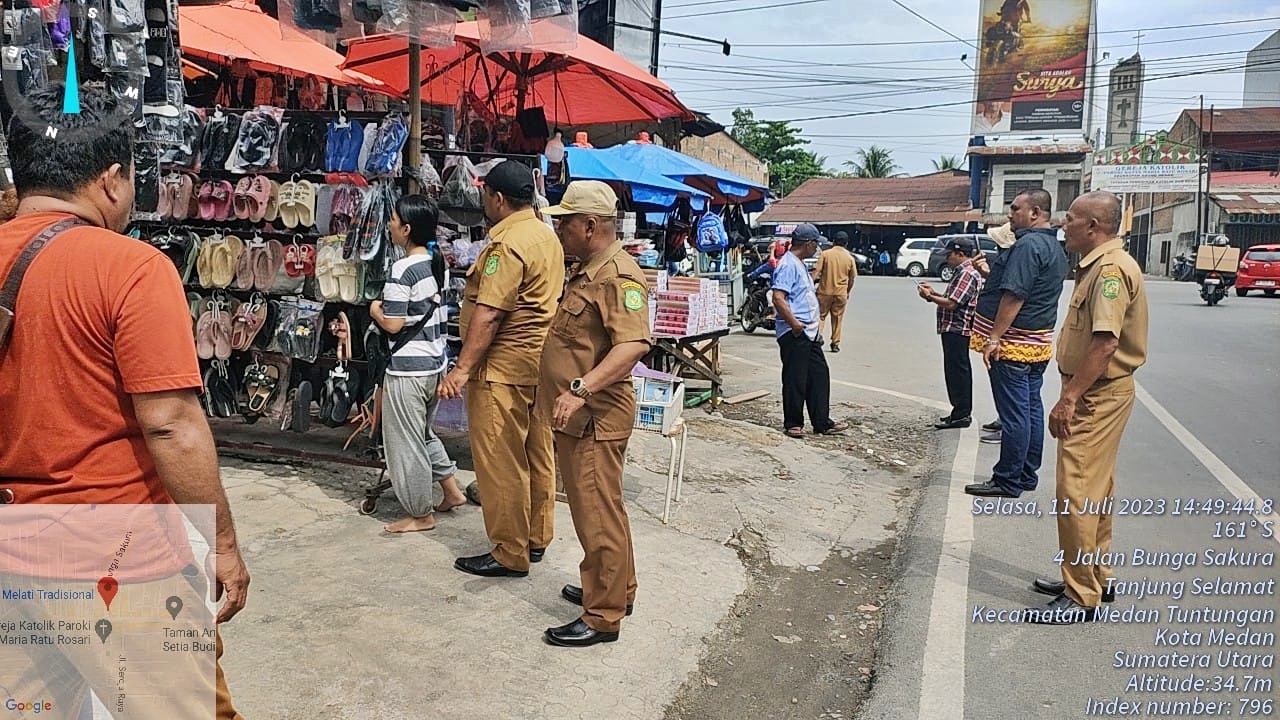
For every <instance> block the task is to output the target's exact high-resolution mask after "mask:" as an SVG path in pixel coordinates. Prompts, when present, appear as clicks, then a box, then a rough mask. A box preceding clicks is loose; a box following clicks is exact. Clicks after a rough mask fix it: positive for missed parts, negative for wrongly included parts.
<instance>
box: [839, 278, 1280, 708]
mask: <svg viewBox="0 0 1280 720" xmlns="http://www.w3.org/2000/svg"><path fill="white" fill-rule="evenodd" d="M913 285H914V283H913V281H911V280H908V279H906V278H863V279H860V280H859V281H858V283H857V286H856V288H855V290H854V294H853V298H852V300H851V304H850V310H849V313H850V314H849V317H848V318H847V319H846V326H845V338H844V342H843V348H844V351H843V352H841V353H840V354H838V355H829V356H828V357H829V359H830V362H831V365H832V369H833V378H835V380H836V382H837V387H836V388H835V389H833V396H836V397H838V396H839V394H840V392H841V390H840V388H841V387H848V386H850V385H857V386H859V387H862V388H864V389H865V388H875V389H878V390H879V391H882V392H884V393H888V394H886V395H884V397H886V399H888V398H889V397H890V395H896V396H898V398H899V400H900V399H901V398H902V396H904V395H905V396H911V397H915V398H918V399H919V403H918V404H919V406H920V408H921V410H922V417H923V416H925V412H923V411H924V410H925V409H926V405H927V404H928V403H937V402H940V401H943V400H945V398H946V394H945V389H944V385H943V379H942V372H941V349H940V347H939V343H938V340H937V338H936V336H935V335H934V334H933V312H932V306H930V305H927V304H925V303H924V302H923V301H921V300H919V298H918V297H916V296H915V295H914V288H913ZM1070 290H1071V284H1070V283H1068V284H1067V285H1066V287H1065V288H1064V294H1063V306H1064V312H1063V313H1062V315H1060V317H1063V316H1065V301H1066V299H1067V298H1068V297H1069V293H1070ZM1148 294H1149V298H1150V310H1151V317H1152V323H1151V337H1150V356H1149V360H1148V364H1147V365H1146V366H1145V367H1143V368H1142V369H1141V370H1140V371H1139V373H1138V375H1137V379H1138V383H1139V388H1140V389H1139V400H1138V402H1137V404H1136V405H1135V409H1134V413H1133V416H1132V418H1131V420H1130V422H1129V425H1128V429H1127V431H1126V434H1125V440H1124V443H1123V445H1122V448H1121V452H1120V458H1119V470H1118V473H1117V487H1118V490H1117V496H1118V497H1123V498H1130V499H1144V498H1145V499H1150V500H1151V501H1152V503H1151V504H1150V505H1147V506H1145V507H1144V509H1146V510H1149V511H1150V512H1151V513H1152V514H1149V515H1135V516H1122V517H1116V520H1115V540H1114V545H1113V550H1114V551H1117V552H1121V553H1124V554H1125V556H1126V559H1127V560H1128V561H1129V563H1130V565H1129V566H1127V567H1123V568H1120V567H1117V574H1118V576H1119V579H1121V580H1138V581H1140V580H1142V579H1144V578H1145V579H1148V580H1150V581H1152V582H1154V583H1162V582H1163V583H1165V587H1164V588H1163V589H1164V590H1165V591H1166V594H1164V595H1156V594H1148V595H1146V596H1143V597H1139V596H1137V595H1136V594H1135V593H1128V594H1126V593H1124V592H1121V593H1120V597H1119V598H1118V599H1117V602H1116V603H1114V605H1112V606H1111V607H1112V608H1114V609H1115V610H1117V611H1123V610H1131V609H1134V610H1156V611H1159V621H1158V622H1150V623H1139V622H1127V621H1117V622H1108V623H1094V624H1090V625H1077V626H1067V627H1050V626H1038V625H1025V624H1006V623H983V622H976V623H975V622H974V621H973V613H974V611H975V608H979V607H981V608H985V609H990V610H1016V609H1020V608H1023V607H1033V606H1039V605H1042V604H1044V603H1045V602H1046V601H1047V600H1049V598H1047V597H1046V596H1043V595H1038V594H1036V593H1034V592H1031V590H1030V582H1031V580H1032V579H1033V578H1035V577H1037V576H1048V577H1053V576H1056V575H1057V566H1056V565H1054V564H1053V562H1052V559H1053V556H1054V554H1055V552H1056V551H1057V538H1056V524H1055V522H1054V519H1053V518H1052V517H1050V516H1048V515H1047V514H1045V515H1043V516H1041V517H1012V516H1003V515H1002V516H977V517H975V516H974V514H973V512H972V508H973V505H972V498H970V497H969V496H967V495H964V494H963V493H962V487H963V485H964V484H965V483H968V482H973V481H974V480H975V478H976V479H977V480H983V479H986V478H987V477H989V473H990V468H991V466H992V465H993V464H994V462H995V460H996V457H997V454H998V446H996V445H986V444H980V443H978V433H977V429H976V426H975V427H974V428H971V429H970V430H968V431H963V432H960V431H949V432H946V433H942V434H941V435H940V436H939V438H938V439H939V443H938V449H937V457H936V458H935V464H934V467H935V470H934V472H933V473H932V474H931V476H930V477H929V480H928V482H927V484H926V485H925V487H924V488H923V491H922V493H921V498H920V504H919V508H918V511H917V515H916V520H915V523H914V525H913V526H912V527H911V529H910V530H909V531H908V535H907V537H906V538H905V541H904V545H903V552H902V553H901V556H900V564H899V568H898V570H897V572H898V578H897V585H896V591H895V593H894V598H893V601H892V612H891V616H890V620H889V624H888V626H887V630H888V632H887V633H886V635H885V643H884V646H883V648H882V652H881V656H880V658H879V661H878V663H877V671H876V672H877V677H876V681H875V688H874V690H873V693H872V697H871V700H870V701H869V702H868V704H867V705H866V707H865V708H864V712H863V713H862V717H864V718H917V717H918V718H928V719H929V720H936V719H939V718H972V719H982V720H988V719H990V720H999V719H1003V718H1009V719H1013V718H1020V719H1021V718H1030V717H1035V718H1080V717H1085V716H1086V705H1087V704H1088V703H1090V702H1091V701H1095V700H1101V701H1103V702H1106V701H1112V700H1116V699H1117V698H1118V699H1120V700H1123V701H1129V702H1135V701H1136V702H1139V703H1140V704H1139V706H1138V711H1139V713H1138V715H1137V716H1139V717H1176V716H1178V715H1179V714H1182V715H1186V716H1192V715H1195V716H1205V715H1208V714H1213V712H1212V711H1214V710H1215V709H1216V711H1217V714H1218V715H1219V716H1221V717H1247V716H1250V715H1251V714H1250V711H1251V710H1253V711H1256V712H1255V713H1253V714H1252V716H1265V714H1266V713H1265V712H1264V710H1265V707H1264V706H1263V705H1261V703H1262V701H1264V700H1266V699H1274V698H1276V697H1277V694H1278V693H1277V690H1276V686H1275V685H1274V684H1273V685H1270V686H1268V685H1267V684H1266V682H1271V683H1276V682H1280V675H1278V674H1277V671H1276V670H1275V668H1274V662H1275V643H1274V639H1273V636H1268V635H1266V633H1275V632H1277V631H1278V630H1280V625H1277V624H1276V623H1275V622H1274V618H1273V617H1268V616H1266V614H1265V611H1266V610H1268V609H1270V610H1274V609H1276V608H1277V607H1280V599H1278V598H1280V593H1278V592H1277V591H1276V590H1274V585H1272V588H1273V589H1272V590H1271V591H1270V592H1269V593H1268V592H1266V591H1265V587H1264V588H1262V589H1263V590H1264V591H1263V592H1262V593H1261V594H1253V595H1249V594H1235V595H1204V594H1200V595H1196V594H1193V590H1194V589H1195V588H1196V587H1197V584H1196V583H1197V581H1199V582H1200V583H1202V584H1203V583H1204V582H1205V581H1210V580H1212V579H1213V578H1217V577H1219V576H1221V577H1223V578H1226V579H1228V580H1232V581H1249V582H1258V581H1263V583H1264V586H1265V581H1268V580H1274V579H1276V578H1278V577H1280V571H1277V569H1276V567H1275V565H1274V553H1276V552H1278V551H1280V541H1277V540H1276V539H1274V538H1272V539H1266V538H1264V537H1263V534H1264V530H1263V526H1262V525H1263V523H1264V522H1265V521H1268V520H1270V521H1272V522H1274V527H1275V532H1276V533H1277V534H1280V520H1277V515H1276V514H1274V512H1275V511H1274V510H1273V514H1272V515H1270V516H1264V515H1261V514H1258V515H1255V516H1249V515H1247V514H1245V515H1238V516H1237V515H1235V514H1234V513H1232V505H1233V504H1234V503H1235V501H1236V499H1237V497H1244V498H1246V499H1248V498H1249V497H1251V496H1252V495H1254V494H1256V496H1257V497H1258V498H1263V499H1274V500H1275V501H1276V502H1280V432H1277V430H1278V428H1280V424H1278V423H1277V421H1276V418H1275V413H1276V412H1280V382H1277V381H1278V380H1280V332H1278V331H1280V298H1264V297H1258V296H1255V297H1247V298H1237V297H1234V296H1232V297H1231V298H1229V299H1228V300H1227V301H1226V302H1225V303H1223V304H1222V305H1220V306H1218V307H1214V308H1210V307H1207V306H1205V305H1204V304H1203V303H1202V302H1200V301H1199V298H1198V296H1197V294H1196V289H1195V286H1194V285H1191V284H1187V283H1171V282H1162V281H1151V282H1149V283H1148ZM975 358H976V356H975ZM1055 369H1056V368H1055V367H1053V366H1051V368H1050V372H1049V373H1047V374H1046V382H1045V389H1044V400H1045V405H1046V408H1048V407H1051V406H1052V405H1053V403H1054V402H1055V401H1056V399H1057V396H1058V392H1059V383H1058V381H1057V377H1056V373H1055V372H1054V370H1055ZM974 392H975V405H976V411H975V415H976V417H977V418H978V419H979V420H981V421H986V420H989V419H991V418H994V410H993V405H992V403H991V399H990V390H989V386H988V384H987V381H986V377H985V373H982V372H977V373H976V375H975V388H974ZM929 412H930V413H932V412H933V409H932V408H929ZM1046 442H1047V446H1046V461H1045V466H1044V468H1043V470H1042V474H1041V484H1040V487H1039V488H1038V489H1037V490H1036V491H1035V492H1034V493H1031V494H1030V495H1026V496H1024V499H1036V500H1039V502H1040V504H1041V509H1042V510H1045V509H1047V505H1048V503H1049V501H1050V500H1051V499H1052V497H1053V475H1054V464H1053V453H1054V450H1055V446H1054V441H1053V440H1052V438H1049V437H1047V433H1046ZM1217 498H1221V499H1223V501H1224V506H1225V514H1221V515H1215V514H1213V513H1212V512H1209V513H1205V512H1200V513H1198V514H1194V515H1188V514H1187V513H1185V512H1183V513H1182V514H1180V515H1176V516H1175V515H1174V511H1175V503H1178V502H1179V499H1183V500H1184V501H1185V499H1194V501H1195V504H1196V505H1197V506H1199V505H1200V504H1201V503H1202V501H1204V500H1207V499H1217ZM1160 501H1163V512H1162V513H1160V512H1159V508H1160ZM1257 509H1258V510H1259V511H1261V509H1262V508H1261V507H1259V508H1257ZM1251 520H1253V521H1256V522H1258V523H1259V524H1258V525H1257V526H1250V525H1249V523H1250V521H1251ZM1233 521H1234V522H1240V521H1243V522H1244V523H1245V525H1246V527H1245V534H1246V537H1245V538H1243V539H1226V538H1222V539H1214V538H1213V537H1212V535H1213V533H1214V531H1215V523H1217V522H1224V523H1226V522H1233ZM1210 548H1212V549H1215V550H1220V551H1228V550H1230V549H1234V550H1235V551H1237V552H1238V553H1242V554H1247V553H1259V555H1257V556H1256V560H1257V562H1260V563H1270V564H1269V565H1266V566H1263V565H1254V566H1231V567H1221V566H1216V567H1207V566H1206V565H1205V559H1206V558H1205V557H1204V554H1203V553H1204V551H1205V550H1206V549H1210ZM1135 549H1140V550H1143V551H1147V552H1154V553H1176V554H1177V557H1178V558H1182V559H1186V558H1187V555H1186V554H1187V553H1190V554H1191V555H1193V556H1194V559H1195V562H1196V565H1194V566H1192V565H1188V566H1187V567H1183V568H1181V569H1179V570H1175V569H1174V568H1173V567H1172V564H1171V563H1172V561H1173V558H1172V557H1170V558H1168V560H1167V561H1166V562H1165V563H1164V564H1162V565H1160V566H1154V567H1153V566H1136V565H1134V564H1133V563H1134V559H1135V553H1134V550H1135ZM1267 553H1272V554H1271V555H1268V554H1267ZM1246 557H1247V555H1246ZM1179 581H1181V583H1182V585H1181V588H1182V597H1181V598H1177V599H1175V598H1174V597H1172V593H1173V592H1175V590H1174V588H1176V587H1178V586H1177V585H1176V583H1177V582H1179ZM1170 605H1178V606H1180V607H1182V608H1203V607H1205V606H1206V605H1208V606H1211V607H1213V608H1215V609H1219V610H1227V609H1231V610H1249V609H1256V610H1259V611H1260V613H1261V615H1258V616H1256V617H1255V618H1254V621H1253V622H1252V623H1251V624H1250V625H1249V630H1251V631H1254V632H1257V633H1261V634H1260V635H1257V636H1254V637H1252V639H1251V642H1253V643H1255V644H1254V645H1253V646H1244V647H1233V646H1227V645H1211V641H1213V640H1214V639H1215V638H1214V637H1213V636H1211V635H1210V634H1209V631H1210V630H1215V629H1217V630H1221V629H1226V630H1228V631H1231V632H1238V631H1239V630H1240V629H1239V628H1235V627H1234V626H1232V625H1230V624H1223V623H1199V624H1197V623H1192V624H1187V623H1179V622H1176V621H1171V619H1170V614H1171V611H1170V610H1169V606H1170ZM1267 620H1270V621H1271V622H1266V621H1267ZM1161 630H1164V631H1166V633H1165V634H1163V635H1161V634H1160V631H1161ZM1183 630H1189V631H1191V632H1193V633H1194V632H1200V633H1201V634H1200V636H1199V637H1198V639H1197V638H1196V637H1195V636H1192V637H1191V638H1189V643H1190V644H1189V645H1180V646H1174V645H1172V642H1173V641H1171V640H1169V639H1168V638H1169V637H1170V636H1172V635H1175V634H1177V635H1179V636H1180V635H1181V633H1182V631H1183ZM1242 639H1243V638H1242ZM1220 650H1221V651H1224V653H1225V654H1226V655H1230V654H1231V652H1232V651H1236V652H1239V653H1241V654H1242V655H1243V656H1244V657H1245V658H1246V659H1245V660H1244V661H1243V662H1245V663H1256V664H1257V665H1259V666H1258V667H1231V668H1222V667H1218V666H1217V658H1218V652H1219V651H1220ZM1118 652H1119V653H1125V654H1128V655H1129V656H1140V655H1167V654H1168V653H1170V652H1179V653H1184V654H1192V655H1199V654H1201V653H1208V655H1209V656H1210V662H1211V664H1212V667H1210V668H1203V669H1200V668H1176V669H1148V670H1142V669H1130V668H1126V667H1113V665H1114V664H1115V663H1116V654H1117V653H1118ZM1266 665H1271V667H1266ZM1144 673H1146V674H1149V675H1153V676H1158V675H1166V676H1168V677H1170V678H1174V679H1184V678H1188V677H1189V676H1191V675H1192V674H1194V675H1195V676H1196V678H1201V679H1203V680H1204V681H1205V682H1207V683H1209V685H1208V686H1207V687H1202V688H1201V689H1200V691H1198V692H1196V691H1191V692H1173V693H1159V692H1139V691H1136V690H1133V689H1128V690H1127V689H1126V686H1128V685H1129V683H1130V682H1131V681H1136V682H1138V683H1142V682H1145V678H1143V674H1144ZM1215 678H1218V679H1216V680H1215ZM1228 678H1231V679H1232V680H1233V682H1234V685H1235V689H1234V690H1225V689H1222V688H1223V687H1229V686H1228V685H1227V684H1226V683H1227V679H1228ZM1214 683H1217V684H1218V686H1219V691H1218V692H1214V691H1212V687H1213V686H1214ZM1246 685H1247V687H1246ZM1250 699H1253V700H1257V701H1258V703H1259V704H1251V703H1249V702H1247V701H1248V700H1250ZM1242 700H1244V701H1245V702H1241V701H1242ZM1149 701H1157V702H1159V701H1175V702H1185V703H1186V705H1175V706H1148V705H1147V704H1146V703H1147V702H1149ZM1196 702H1199V703H1201V704H1200V705H1196V704H1195V703H1196ZM1209 702H1225V705H1224V706H1222V707H1218V708H1211V707H1209V706H1206V705H1204V703H1209ZM1104 710H1105V711H1108V712H1114V710H1115V708H1107V707H1104ZM1270 713H1271V714H1272V715H1280V707H1273V708H1271V710H1270ZM1103 714H1107V713H1103Z"/></svg>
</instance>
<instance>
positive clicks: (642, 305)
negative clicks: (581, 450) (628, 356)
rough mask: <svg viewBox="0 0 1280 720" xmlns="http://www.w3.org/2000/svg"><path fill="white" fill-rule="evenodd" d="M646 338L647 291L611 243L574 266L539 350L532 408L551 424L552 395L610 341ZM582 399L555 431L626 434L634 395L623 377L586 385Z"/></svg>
mask: <svg viewBox="0 0 1280 720" xmlns="http://www.w3.org/2000/svg"><path fill="white" fill-rule="evenodd" d="M628 342H645V343H651V342H652V341H651V339H650V336H649V290H648V286H647V285H646V284H645V278H644V273H643V272H641V271H640V266H639V265H638V264H636V261H635V259H634V258H632V257H631V256H630V255H628V254H627V251H625V250H623V249H622V243H616V242H615V243H614V244H613V245H612V246H610V247H608V248H606V249H605V250H604V251H603V252H601V253H600V256H599V257H597V258H594V259H593V260H592V261H591V262H590V263H588V264H587V265H585V266H583V265H575V266H574V267H573V268H572V269H571V270H570V271H569V280H568V283H566V285H565V288H564V297H563V298H562V299H561V300H560V310H559V311H558V312H557V313H556V317H555V320H554V321H553V322H552V324H551V332H550V333H548V334H547V346H546V349H545V350H544V351H543V353H542V373H541V377H542V382H541V384H540V385H539V386H538V393H537V405H536V406H535V408H534V412H535V413H536V414H537V416H538V417H539V418H540V419H541V420H543V421H544V422H546V423H547V424H548V425H550V424H552V420H553V419H554V418H553V414H554V413H553V411H554V408H555V401H556V397H558V396H559V395H561V394H562V393H564V392H565V391H566V390H568V389H569V384H570V383H571V382H573V380H574V379H575V378H580V377H582V376H583V375H585V374H586V373H587V372H588V371H589V370H591V369H592V368H594V367H595V366H597V365H599V364H600V362H601V361H602V360H604V358H605V356H606V355H608V354H609V351H610V350H612V349H613V347H614V346H615V345H621V344H623V343H628ZM590 390H591V397H590V398H588V399H587V404H586V405H585V406H583V408H582V409H581V410H579V411H578V412H577V414H576V415H574V416H573V417H572V418H570V419H569V424H568V426H567V427H566V428H565V429H564V430H562V431H561V432H563V433H565V434H568V435H572V436H574V437H588V436H594V437H595V439H597V440H623V439H625V438H628V437H631V429H632V427H633V426H634V424H635V417H636V395H635V389H634V388H633V386H632V384H631V381H630V380H629V379H623V380H620V381H618V382H616V383H614V384H613V385H610V386H609V387H603V388H590Z"/></svg>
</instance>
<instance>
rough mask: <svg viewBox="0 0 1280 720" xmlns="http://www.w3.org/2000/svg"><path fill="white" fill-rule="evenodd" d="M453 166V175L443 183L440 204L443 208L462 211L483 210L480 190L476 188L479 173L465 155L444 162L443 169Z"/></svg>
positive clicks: (454, 156)
mask: <svg viewBox="0 0 1280 720" xmlns="http://www.w3.org/2000/svg"><path fill="white" fill-rule="evenodd" d="M450 165H452V166H453V174H452V175H450V176H449V179H448V180H446V181H445V183H444V189H443V190H442V191H441V193H440V204H441V205H442V206H444V207H450V208H459V209H462V210H481V209H483V208H484V205H483V203H482V202H481V200H480V188H479V187H477V186H476V179H477V178H478V177H479V173H477V172H476V167H475V165H472V164H471V160H470V159H468V158H467V157H466V156H465V155H453V156H450V158H449V159H448V160H446V161H445V169H446V170H448V167H449V166H450Z"/></svg>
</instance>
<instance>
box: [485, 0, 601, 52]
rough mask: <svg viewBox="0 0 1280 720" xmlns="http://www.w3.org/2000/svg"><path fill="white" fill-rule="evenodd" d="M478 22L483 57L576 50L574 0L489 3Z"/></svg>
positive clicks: (576, 13) (508, 0) (575, 5)
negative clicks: (525, 52)
mask: <svg viewBox="0 0 1280 720" xmlns="http://www.w3.org/2000/svg"><path fill="white" fill-rule="evenodd" d="M479 20H480V50H481V51H482V52H483V53H484V54H486V55H488V54H489V53H494V52H517V51H521V50H526V51H532V50H542V51H548V52H549V51H554V50H572V49H574V48H576V47H577V46H578V3H577V0H489V3H488V4H487V6H486V9H485V10H484V11H483V12H481V13H480V16H479ZM535 38H536V41H535ZM535 42H536V46H535Z"/></svg>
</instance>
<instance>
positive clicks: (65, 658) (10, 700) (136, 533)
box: [0, 505, 217, 720]
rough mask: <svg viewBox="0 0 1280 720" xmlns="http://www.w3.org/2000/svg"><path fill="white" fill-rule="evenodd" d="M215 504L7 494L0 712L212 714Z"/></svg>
mask: <svg viewBox="0 0 1280 720" xmlns="http://www.w3.org/2000/svg"><path fill="white" fill-rule="evenodd" d="M213 530H214V510H213V506H211V505H210V506H204V505H199V506H190V505H187V506H178V505H26V506H23V505H0V718H4V719H6V720H7V719H8V718H39V719H40V720H49V719H51V718H68V719H71V720H86V719H89V718H93V719H95V720H96V719H98V718H115V719H119V720H129V719H135V718H136V719H142V718H145V719H147V720H151V719H153V718H154V719H159V718H167V719H172V718H195V717H212V715H213V708H214V687H215V685H214V684H215V681H216V676H215V672H216V671H215V664H214V663H215V657H216V656H215V652H216V649H217V638H216V628H215V623H214V615H213V613H212V604H211V599H210V589H209V588H210V579H209V578H210V577H211V574H212V573H211V570H212V558H211V557H210V556H209V543H208V542H207V540H206V538H212V537H213Z"/></svg>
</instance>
